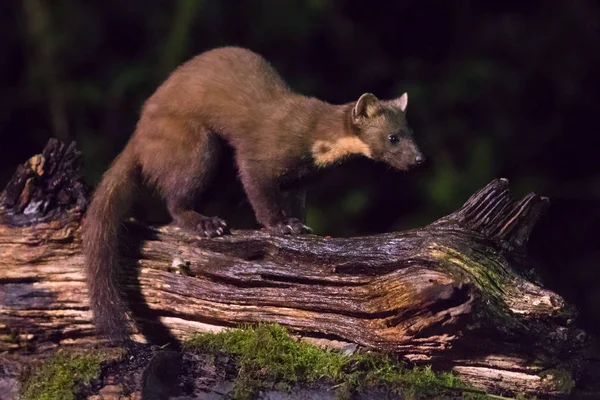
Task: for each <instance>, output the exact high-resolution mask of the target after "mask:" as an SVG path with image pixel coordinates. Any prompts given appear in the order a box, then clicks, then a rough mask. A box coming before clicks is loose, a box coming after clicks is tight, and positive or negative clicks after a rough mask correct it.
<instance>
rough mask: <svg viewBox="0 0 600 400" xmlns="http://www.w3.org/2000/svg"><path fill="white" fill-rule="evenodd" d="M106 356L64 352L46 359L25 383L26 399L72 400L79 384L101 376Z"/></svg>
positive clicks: (96, 353) (99, 353)
mask: <svg viewBox="0 0 600 400" xmlns="http://www.w3.org/2000/svg"><path fill="white" fill-rule="evenodd" d="M106 359H107V355H106V354H104V353H101V352H97V351H95V352H94V353H68V352H61V353H57V354H55V355H53V356H52V357H50V358H49V359H47V360H46V361H45V362H44V364H43V365H41V366H40V367H39V368H38V369H37V370H35V371H34V372H33V374H31V375H30V376H29V378H28V379H27V380H26V381H25V382H24V384H23V399H25V400H54V399H56V400H70V399H74V398H75V391H76V388H77V386H78V385H86V384H89V383H90V382H91V381H92V380H93V379H96V378H97V377H98V376H99V375H100V366H101V364H102V362H103V361H104V360H106Z"/></svg>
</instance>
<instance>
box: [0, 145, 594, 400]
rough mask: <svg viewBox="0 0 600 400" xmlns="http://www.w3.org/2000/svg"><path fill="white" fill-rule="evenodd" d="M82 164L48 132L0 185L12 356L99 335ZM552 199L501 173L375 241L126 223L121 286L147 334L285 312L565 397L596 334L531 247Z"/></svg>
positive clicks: (362, 340) (298, 325) (489, 378)
mask: <svg viewBox="0 0 600 400" xmlns="http://www.w3.org/2000/svg"><path fill="white" fill-rule="evenodd" d="M80 165H81V157H80V154H79V153H78V152H77V150H76V148H75V146H74V145H73V144H72V145H69V146H66V145H64V144H61V143H60V142H58V141H55V140H51V141H50V142H49V143H48V145H47V146H46V148H45V149H44V151H43V153H42V154H40V155H37V156H34V157H33V158H31V159H30V160H29V161H27V162H26V163H25V164H24V165H22V166H20V167H18V169H17V171H16V173H15V175H14V177H13V179H12V180H11V181H10V182H9V183H8V185H7V186H6V189H5V190H4V192H3V193H2V194H1V195H0V306H1V307H0V335H2V336H0V351H4V352H7V351H17V350H18V349H19V348H21V347H22V346H23V343H26V345H27V347H28V349H35V350H36V351H42V350H44V349H49V348H54V347H56V346H59V345H82V344H89V343H95V342H97V341H98V340H99V338H98V337H97V336H96V335H95V332H94V329H93V325H92V322H91V312H90V311H89V308H88V299H87V290H86V285H85V280H84V274H83V256H82V254H81V237H80V234H81V230H80V221H81V217H82V214H83V212H84V211H85V208H86V206H87V204H88V201H89V191H88V190H87V188H86V186H85V184H84V183H83V180H82V178H81V176H80V173H79V167H80ZM547 204H548V200H547V199H546V198H543V197H540V196H538V195H535V194H529V195H527V196H525V197H524V198H523V199H521V200H514V199H512V198H511V196H510V193H509V189H508V181H507V180H505V179H498V180H495V181H493V182H491V183H490V184H488V185H487V186H485V187H484V188H483V189H481V190H480V191H479V192H477V193H475V194H474V195H473V196H472V197H471V198H470V199H468V200H467V202H466V203H465V204H464V205H463V206H462V207H461V208H460V209H459V210H457V211H456V212H454V213H452V214H450V215H448V216H446V217H444V218H441V219H439V220H437V221H435V222H433V223H432V224H430V225H428V226H425V227H423V228H419V229H414V230H410V231H406V232H393V233H386V234H381V235H375V236H367V237H355V238H347V239H346V238H328V237H318V236H315V235H305V236H297V237H289V236H286V237H278V236H272V235H270V234H268V233H265V232H261V231H233V233H232V234H231V235H228V236H224V237H220V238H213V239H207V238H199V237H195V236H194V235H191V234H189V233H186V232H184V231H181V230H179V229H178V228H176V227H173V226H163V227H149V226H146V225H144V224H141V223H139V222H135V221H127V222H126V223H125V224H124V229H123V232H122V235H121V236H122V238H123V246H122V247H123V250H122V257H123V260H122V264H123V268H122V270H123V275H122V282H123V287H124V290H125V292H126V293H127V297H128V301H129V303H130V306H131V308H132V310H133V315H134V317H135V319H136V322H137V326H138V332H137V334H136V336H135V337H136V338H138V339H140V340H142V338H144V337H145V338H146V339H148V338H149V339H151V340H153V341H160V340H163V339H164V338H165V337H171V338H176V339H183V338H186V337H187V336H189V335H190V334H192V333H195V332H197V331H203V330H212V329H220V328H222V327H232V326H236V325H238V324H241V323H256V322H277V323H279V324H282V325H284V326H286V327H288V328H289V329H290V330H291V331H292V332H294V333H297V334H299V335H302V336H305V337H313V338H322V339H323V338H324V339H335V340H341V341H344V342H350V343H355V344H357V345H360V346H364V347H366V348H370V349H376V350H385V351H391V352H394V353H397V354H399V355H401V356H403V357H405V358H406V359H408V360H411V361H413V362H415V363H428V364H433V365H434V366H439V367H441V368H446V369H452V370H453V371H455V372H456V373H457V374H458V375H459V376H460V377H461V378H463V379H464V380H466V381H467V382H469V383H471V384H472V385H474V386H475V387H478V388H483V389H485V390H487V391H489V392H492V393H494V392H496V393H519V392H520V393H527V394H536V395H546V396H547V395H560V394H566V393H568V392H569V391H570V389H571V387H572V384H573V382H574V381H573V380H574V379H576V378H577V373H578V371H579V370H580V366H581V365H582V356H581V353H582V351H581V350H582V349H583V348H584V346H586V345H587V343H588V341H589V339H588V336H587V335H586V334H585V333H584V332H583V331H581V330H579V329H578V328H576V327H575V326H574V325H573V320H574V318H575V311H574V310H573V309H572V308H571V307H569V306H568V305H567V304H566V303H565V301H564V300H563V299H562V298H561V297H560V296H559V295H557V294H556V293H553V292H551V291H549V290H547V289H544V288H543V287H542V286H541V284H540V283H539V282H536V280H535V278H534V277H533V274H531V273H529V272H528V271H529V270H530V265H529V262H528V260H527V257H526V253H525V245H526V243H527V239H528V237H529V234H530V232H531V230H532V228H533V226H534V224H535V222H536V220H537V219H538V217H539V216H540V214H541V213H542V212H543V211H544V209H545V208H546V206H547ZM15 338H20V339H21V340H15Z"/></svg>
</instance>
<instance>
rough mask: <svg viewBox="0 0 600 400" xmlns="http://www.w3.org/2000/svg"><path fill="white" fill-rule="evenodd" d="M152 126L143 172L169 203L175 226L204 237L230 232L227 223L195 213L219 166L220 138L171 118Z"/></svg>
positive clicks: (143, 153)
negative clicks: (152, 132)
mask: <svg viewBox="0 0 600 400" xmlns="http://www.w3.org/2000/svg"><path fill="white" fill-rule="evenodd" d="M148 125H149V129H151V130H152V131H154V132H156V133H155V134H148V132H144V135H143V136H144V137H143V138H142V140H143V141H144V142H143V143H142V144H141V146H140V147H141V149H142V150H143V151H141V152H140V154H141V158H143V160H142V171H143V174H144V176H145V177H146V178H147V179H148V180H149V181H151V183H154V185H155V186H156V187H157V188H158V190H159V192H160V193H161V194H162V196H163V197H164V199H165V200H166V203H167V208H168V210H169V213H170V214H171V217H172V218H173V221H174V222H175V224H176V225H177V226H179V227H180V228H182V229H185V230H188V231H192V232H194V233H196V234H197V235H200V236H207V237H214V236H221V235H223V234H224V233H226V232H228V228H227V224H226V223H225V221H223V220H222V219H220V218H218V217H207V216H204V215H202V214H200V213H198V212H197V211H196V210H195V207H196V205H197V204H198V201H199V199H200V196H201V194H202V191H203V190H204V189H205V187H206V185H207V184H208V183H209V181H210V179H211V178H212V176H213V175H214V172H215V169H216V166H217V163H218V158H219V155H220V153H221V145H222V144H221V143H220V142H219V140H218V138H217V137H216V136H215V135H214V134H213V133H211V132H209V131H208V130H206V129H205V128H203V127H201V126H189V125H188V124H186V123H182V122H179V121H177V120H175V119H171V118H169V119H167V118H162V119H159V120H158V121H157V120H156V119H153V120H152V121H150V122H148Z"/></svg>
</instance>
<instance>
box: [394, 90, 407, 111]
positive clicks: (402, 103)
mask: <svg viewBox="0 0 600 400" xmlns="http://www.w3.org/2000/svg"><path fill="white" fill-rule="evenodd" d="M394 105H395V106H396V107H398V108H399V109H400V110H401V111H406V106H407V105H408V93H404V94H403V95H402V96H400V97H398V98H397V99H395V100H394Z"/></svg>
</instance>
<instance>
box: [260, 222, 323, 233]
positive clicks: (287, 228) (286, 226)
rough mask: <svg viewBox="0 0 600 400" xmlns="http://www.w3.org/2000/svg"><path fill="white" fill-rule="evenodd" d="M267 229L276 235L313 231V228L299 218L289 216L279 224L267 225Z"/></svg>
mask: <svg viewBox="0 0 600 400" xmlns="http://www.w3.org/2000/svg"><path fill="white" fill-rule="evenodd" d="M267 230H268V231H269V232H270V233H273V234H276V235H300V234H303V233H312V229H310V228H309V227H308V226H306V225H304V224H303V223H302V222H301V221H300V220H299V219H298V218H287V219H285V220H283V221H281V222H280V223H278V224H275V225H272V226H269V227H267Z"/></svg>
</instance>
